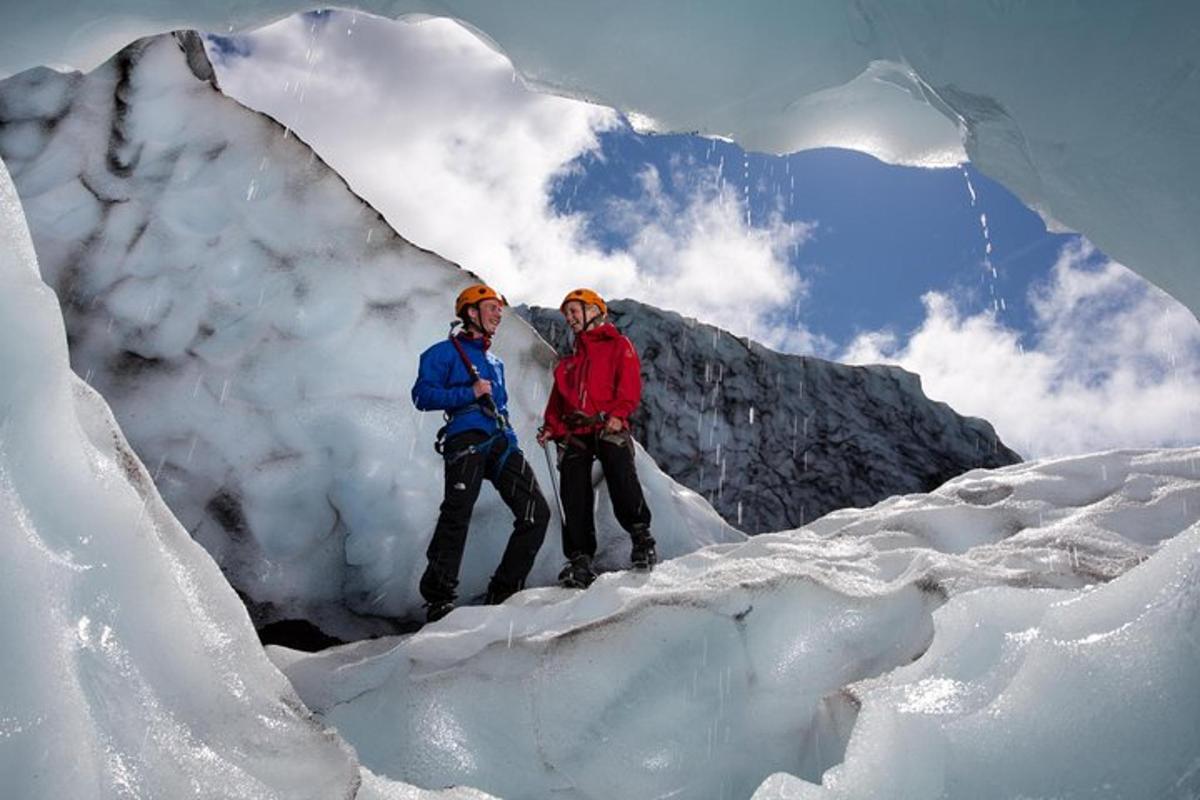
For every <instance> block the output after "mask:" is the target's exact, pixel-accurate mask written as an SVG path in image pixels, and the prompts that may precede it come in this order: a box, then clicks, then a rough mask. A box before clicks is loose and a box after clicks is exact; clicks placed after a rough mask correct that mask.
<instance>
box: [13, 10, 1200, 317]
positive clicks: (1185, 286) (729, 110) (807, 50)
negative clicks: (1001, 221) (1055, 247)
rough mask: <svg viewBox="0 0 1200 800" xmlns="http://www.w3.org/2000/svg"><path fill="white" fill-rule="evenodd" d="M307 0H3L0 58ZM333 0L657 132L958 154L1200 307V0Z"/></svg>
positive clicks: (31, 59)
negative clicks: (584, 0)
mask: <svg viewBox="0 0 1200 800" xmlns="http://www.w3.org/2000/svg"><path fill="white" fill-rule="evenodd" d="M316 5H319V4H312V3H306V2H295V1H294V0H262V1H261V2H254V3H251V2H241V3H234V4H228V3H217V2H211V1H210V2H206V3H183V2H180V3H177V4H160V3H154V2H151V0H121V1H120V2H118V3H107V4H104V5H103V7H98V6H95V5H94V4H91V3H82V2H79V1H78V0H47V2H46V3H41V4H37V5H33V4H26V3H11V4H10V6H11V7H10V8H6V9H5V17H6V26H5V29H4V31H5V32H4V33H3V34H0V45H2V46H0V53H2V54H3V56H2V57H0V74H2V73H3V72H5V71H7V72H14V71H17V70H20V69H23V68H26V67H30V66H34V65H37V64H41V63H61V62H70V63H73V64H76V65H83V66H92V65H95V64H96V63H99V61H101V60H102V59H104V58H106V57H107V56H108V55H109V54H110V53H112V52H113V51H114V50H116V49H117V48H118V47H120V46H123V45H124V44H125V43H127V42H129V41H130V40H132V39H133V38H135V37H137V36H141V35H145V34H148V33H153V32H159V31H165V30H169V29H172V28H177V27H195V28H199V29H202V30H213V31H218V32H219V31H224V30H229V29H232V28H247V27H253V26H257V25H262V24H265V23H267V22H269V21H272V20H274V19H278V18H280V17H282V16H285V15H287V14H288V13H291V12H294V11H300V10H304V9H306V8H312V7H314V6H316ZM342 5H343V6H344V7H353V8H359V9H362V10H364V11H368V12H371V13H377V14H382V15H385V16H391V17H401V16H404V15H406V14H413V13H425V14H433V15H438V16H448V17H454V18H457V19H459V20H462V21H464V22H465V23H466V24H468V25H470V26H471V27H473V28H474V29H476V30H477V31H478V32H480V35H481V36H484V37H485V38H487V39H488V40H489V41H491V42H493V43H494V44H495V45H496V46H497V47H498V48H500V49H502V50H503V51H504V52H505V53H506V54H507V55H508V56H509V57H511V58H512V60H513V61H514V63H515V64H516V66H517V68H518V69H519V70H520V72H521V73H522V75H523V76H524V77H525V78H526V80H528V81H530V82H531V83H534V84H536V85H539V86H541V87H543V88H546V89H548V90H552V91H558V92H563V93H568V94H573V95H578V96H583V97H588V98H593V99H595V100H597V101H599V102H603V103H605V104H608V105H612V106H614V107H617V108H621V109H624V110H626V111H629V112H636V117H635V118H636V119H637V120H639V121H640V122H641V124H644V125H646V126H648V127H654V128H657V129H660V130H667V129H670V130H686V131H700V132H702V133H708V134H713V135H720V136H728V137H732V138H735V139H737V140H738V141H739V142H741V143H742V144H743V145H745V146H746V147H748V148H751V149H761V150H770V151H791V150H795V149H799V148H805V147H813V146H819V145H840V146H844V147H851V148H855V149H859V150H863V151H865V152H869V153H874V154H876V155H878V156H880V157H882V158H885V159H889V160H893V161H900V162H905V163H927V164H935V163H946V162H947V161H954V160H956V159H958V158H960V157H961V153H962V152H963V151H964V150H965V152H966V153H967V154H968V155H969V157H970V159H971V160H972V162H974V163H975V164H976V166H978V167H979V168H980V169H981V170H982V171H984V172H986V173H987V174H989V175H991V176H992V177H994V178H996V179H997V180H999V181H1000V182H1001V183H1003V184H1005V185H1006V186H1008V188H1010V189H1011V190H1013V191H1014V192H1015V193H1016V194H1017V195H1018V196H1020V197H1021V198H1022V199H1023V200H1024V201H1025V202H1026V203H1028V204H1029V205H1031V206H1033V207H1034V208H1037V209H1039V210H1041V211H1042V212H1043V214H1044V215H1045V216H1046V218H1047V219H1048V220H1054V221H1056V222H1057V223H1058V224H1062V225H1065V226H1069V227H1070V228H1074V229H1075V230H1078V231H1080V232H1081V233H1083V234H1085V235H1086V236H1087V237H1088V238H1090V239H1091V240H1092V241H1093V242H1094V243H1095V244H1096V245H1098V246H1099V247H1100V248H1101V249H1102V250H1103V251H1104V252H1105V253H1107V254H1108V255H1109V256H1111V257H1112V258H1114V259H1116V260H1118V261H1120V262H1121V263H1123V264H1126V265H1128V266H1129V267H1131V268H1132V269H1135V270H1137V271H1138V272H1140V273H1141V274H1142V275H1144V276H1145V277H1146V278H1148V279H1149V280H1150V281H1152V282H1154V283H1156V284H1158V285H1159V286H1161V287H1162V288H1163V289H1165V290H1167V291H1168V292H1170V293H1171V294H1173V295H1174V296H1175V297H1176V298H1178V299H1179V300H1180V301H1181V302H1183V303H1184V304H1186V305H1187V306H1188V307H1190V308H1191V309H1192V310H1193V312H1195V311H1196V310H1197V309H1200V283H1198V282H1197V281H1196V278H1195V268H1194V264H1195V257H1194V253H1196V252H1197V251H1198V250H1200V229H1198V228H1197V226H1195V225H1194V224H1192V221H1193V220H1195V219H1196V218H1197V217H1200V197H1198V196H1197V194H1196V193H1195V192H1194V191H1193V187H1194V186H1195V185H1196V183H1197V181H1198V180H1200V174H1198V173H1200V170H1198V168H1197V159H1196V156H1195V142H1196V140H1197V137H1198V136H1200V71H1197V70H1196V68H1195V65H1194V54H1195V53H1196V52H1197V51H1200V7H1197V6H1195V5H1193V4H1187V3H1173V2H1163V3H1151V4H1141V3H1139V4H1131V3H1102V4H1095V3H1082V2H1064V3H1054V4H1051V5H1045V4H1036V3H1021V4H1011V3H989V2H983V0H975V2H967V3H945V2H926V3H905V2H886V1H885V0H859V2H855V3H849V4H838V3H826V2H821V1H820V0H803V1H801V2H793V3H770V4H754V5H751V6H744V5H723V4H705V5H703V6H697V5H696V4H694V3H689V2H686V0H677V1H676V2H665V3H637V2H629V1H628V0H625V1H624V2H617V3H602V4H592V5H584V4H576V3H572V4H567V3H555V2H538V3H529V2H523V0H439V1H438V2H433V1H432V0H424V1H423V0H399V1H395V0H360V1H359V2H351V3H344V4H342ZM101 8H102V10H101Z"/></svg>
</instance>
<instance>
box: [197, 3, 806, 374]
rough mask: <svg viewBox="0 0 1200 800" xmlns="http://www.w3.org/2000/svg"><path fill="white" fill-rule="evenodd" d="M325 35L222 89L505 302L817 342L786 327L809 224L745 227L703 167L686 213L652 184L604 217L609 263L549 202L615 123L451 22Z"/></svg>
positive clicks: (729, 194) (259, 39)
mask: <svg viewBox="0 0 1200 800" xmlns="http://www.w3.org/2000/svg"><path fill="white" fill-rule="evenodd" d="M327 20H328V21H327V22H326V23H324V24H320V23H314V22H313V21H312V20H311V19H308V18H303V17H293V18H290V19H287V20H284V21H282V22H279V23H277V24H275V25H272V26H270V27H268V28H264V29H262V30H260V31H257V32H255V33H254V34H251V35H250V36H249V37H248V41H249V43H250V48H249V51H250V56H249V57H231V58H228V59H223V60H222V59H218V65H217V66H218V73H219V76H220V80H221V83H222V86H223V87H224V89H225V91H226V92H227V93H229V94H230V95H232V96H234V97H236V98H238V99H239V100H241V101H242V102H244V103H245V104H246V105H249V106H251V107H253V108H257V109H260V110H263V111H265V112H267V113H269V114H271V115H272V116H274V117H275V118H276V119H279V120H280V121H282V122H284V123H285V124H287V125H289V126H290V127H292V128H293V129H294V130H296V131H297V133H298V134H299V135H300V136H301V137H302V138H303V139H304V140H305V141H307V142H308V143H310V144H311V145H312V146H313V147H314V148H315V149H316V150H317V152H318V153H320V154H321V156H322V157H323V158H325V159H326V160H327V161H328V162H329V163H330V164H331V165H332V166H333V167H334V168H335V169H337V170H338V172H339V173H341V174H342V175H343V176H344V177H345V178H346V179H347V180H348V181H349V183H350V185H351V186H352V187H354V189H355V191H357V192H358V193H359V194H361V195H362V196H363V197H364V198H366V199H367V200H368V201H369V202H370V203H371V204H372V205H374V206H375V207H376V208H378V209H379V210H380V211H381V212H382V213H383V214H384V216H385V217H386V218H387V219H388V220H389V222H391V223H392V225H393V226H394V227H395V228H396V229H397V230H398V231H400V233H402V234H403V235H405V236H406V237H407V238H409V239H410V240H412V241H413V242H415V243H416V244H418V245H421V246H422V247H427V248H429V249H432V250H434V251H436V252H438V253H440V254H442V255H444V256H446V257H447V258H449V259H451V260H453V261H456V262H457V263H460V264H462V265H463V266H465V267H467V268H469V269H471V270H473V271H474V272H476V273H478V274H480V275H481V276H483V277H484V278H485V279H487V280H488V281H490V282H493V283H494V284H496V285H497V286H498V287H499V288H500V289H501V290H502V291H504V292H505V293H506V294H507V295H508V296H509V298H510V299H512V300H513V301H514V302H529V303H536V304H543V305H557V303H558V301H559V300H560V299H561V297H562V296H563V295H564V294H565V293H566V292H567V291H569V290H571V289H573V288H576V287H577V286H592V287H594V288H595V289H596V290H597V291H599V292H600V293H601V294H603V295H605V296H607V297H611V298H615V297H631V298H635V299H638V300H642V301H644V302H649V303H653V304H655V305H660V306H663V307H666V308H670V309H673V310H676V311H679V312H681V313H684V314H687V315H690V316H696V317H698V318H700V319H702V320H704V321H705V322H711V323H714V324H718V325H721V326H722V327H726V328H728V329H730V330H732V331H733V332H735V333H737V334H739V335H749V336H753V337H755V338H758V339H760V340H761V341H764V342H766V343H768V344H772V345H775V346H780V347H784V348H786V349H793V350H806V349H811V347H812V345H813V344H814V343H815V342H817V341H818V340H816V339H814V338H813V337H811V336H810V335H809V334H808V333H807V332H806V331H805V330H804V329H803V327H802V326H800V325H799V323H798V322H796V320H795V318H794V316H793V318H792V320H791V321H790V322H788V323H787V324H783V323H780V322H779V321H778V320H779V317H780V315H781V313H782V312H784V311H785V310H787V309H791V308H792V307H793V306H794V304H795V301H796V298H797V297H799V296H802V294H803V292H804V288H805V287H804V285H803V282H802V281H801V280H800V279H799V278H798V277H797V276H796V275H795V274H794V272H793V270H792V269H791V268H790V267H789V265H788V263H787V257H786V255H787V254H786V251H787V248H788V247H791V246H794V245H796V244H799V243H801V242H802V241H803V240H804V239H805V238H806V237H807V236H808V235H809V234H810V232H811V230H810V227H809V226H805V225H793V226H789V225H787V224H785V223H783V222H782V221H781V218H780V216H779V215H778V214H774V215H772V216H771V217H770V218H769V219H767V220H766V221H765V223H763V222H761V221H756V224H755V225H753V226H752V225H749V224H748V222H747V220H746V219H745V218H744V214H745V211H744V207H743V206H742V205H741V203H740V200H739V198H738V196H737V193H736V192H734V191H733V190H732V189H731V188H730V187H726V186H722V185H721V183H720V181H719V179H718V178H717V176H716V173H715V172H714V171H712V170H711V169H709V170H708V171H707V172H704V171H698V172H697V173H696V174H695V175H693V176H691V177H690V178H689V179H688V187H689V190H690V195H689V197H688V199H687V200H686V201H683V202H677V201H675V200H674V199H672V197H671V195H670V194H669V193H665V192H663V191H662V187H661V185H660V184H659V182H658V180H659V176H658V175H657V174H656V173H655V172H654V171H653V170H649V171H647V172H646V173H645V175H644V176H643V177H644V182H643V189H644V191H643V194H642V196H641V197H640V198H639V199H638V200H636V201H634V202H630V203H625V204H618V205H619V206H620V207H614V208H613V209H612V211H613V213H614V215H615V216H614V219H616V218H619V219H620V221H621V223H622V224H623V225H624V226H625V233H626V234H627V237H628V241H629V242H630V245H629V247H628V248H627V249H623V250H616V251H613V252H605V251H603V250H601V249H600V248H599V247H598V246H596V244H595V243H593V242H591V241H590V240H589V239H588V237H587V235H586V232H585V231H586V223H587V222H588V220H587V218H585V217H584V216H583V215H582V214H578V213H575V214H563V213H557V212H556V211H555V210H554V209H553V208H552V207H551V203H550V190H551V188H552V185H553V181H554V180H555V178H556V177H557V176H559V175H560V174H561V173H562V171H563V170H564V169H567V168H568V165H570V163H571V162H572V161H573V160H574V159H575V158H576V157H578V156H579V155H581V154H583V153H585V152H589V151H594V150H595V149H596V148H597V145H598V142H597V138H596V135H597V133H598V132H600V131H603V130H605V129H607V128H610V127H612V126H614V125H617V124H619V118H618V116H617V115H616V113H615V112H613V111H612V110H611V109H606V108H601V107H598V106H593V105H589V104H586V103H582V102H578V101H574V100H568V99H564V98H560V97H552V96H548V95H543V94H538V93H535V92H530V91H528V90H526V89H525V88H524V87H523V86H522V85H521V83H520V82H519V81H517V80H514V77H513V71H512V66H511V64H510V63H509V62H508V60H507V59H506V58H504V57H503V56H501V55H499V54H497V53H495V52H493V51H492V50H490V49H489V48H488V47H486V46H485V45H484V44H482V43H481V42H480V41H479V40H477V39H476V38H475V37H474V35H472V34H471V33H469V32H467V31H466V30H464V29H463V28H461V27H460V26H458V25H457V24H455V23H453V22H450V21H447V20H428V21H425V22H422V23H419V24H408V23H396V22H392V21H390V20H383V19H379V18H374V17H369V16H365V15H361V14H359V15H353V14H348V13H346V14H344V13H334V14H331V15H330V16H329V17H327Z"/></svg>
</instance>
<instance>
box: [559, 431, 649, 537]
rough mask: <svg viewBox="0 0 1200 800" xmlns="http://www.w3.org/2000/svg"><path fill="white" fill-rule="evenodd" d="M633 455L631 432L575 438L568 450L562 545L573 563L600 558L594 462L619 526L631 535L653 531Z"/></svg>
mask: <svg viewBox="0 0 1200 800" xmlns="http://www.w3.org/2000/svg"><path fill="white" fill-rule="evenodd" d="M633 452H634V451H633V439H632V438H631V437H630V436H629V433H628V432H622V434H620V435H617V436H612V435H609V436H599V435H596V434H591V435H588V436H583V437H576V436H572V437H571V438H570V439H568V440H567V443H566V444H565V445H563V454H562V460H561V461H560V462H559V466H558V468H559V472H560V473H561V483H562V502H563V514H564V516H565V517H566V520H564V524H563V543H562V544H563V553H564V554H565V555H566V557H567V558H568V559H569V558H572V557H574V556H577V555H581V554H582V555H587V556H595V555H596V522H595V520H594V519H593V518H592V508H593V507H594V506H595V493H594V491H593V488H592V463H593V462H594V461H595V460H596V459H599V460H600V468H601V469H602V470H603V471H604V481H605V483H607V484H608V495H609V497H610V498H611V499H612V506H613V514H614V515H615V516H616V518H617V522H618V523H620V525H621V527H622V528H624V529H625V530H626V531H628V532H630V533H633V532H634V531H639V530H648V529H649V528H650V507H649V506H647V505H646V499H645V497H643V496H642V485H641V483H639V482H638V476H637V468H636V467H635V466H634V463H633Z"/></svg>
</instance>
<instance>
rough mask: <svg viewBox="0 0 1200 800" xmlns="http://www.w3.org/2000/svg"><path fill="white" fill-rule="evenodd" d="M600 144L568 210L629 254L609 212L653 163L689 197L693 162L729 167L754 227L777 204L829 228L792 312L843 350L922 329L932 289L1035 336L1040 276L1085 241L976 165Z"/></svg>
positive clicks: (661, 138)
mask: <svg viewBox="0 0 1200 800" xmlns="http://www.w3.org/2000/svg"><path fill="white" fill-rule="evenodd" d="M599 139H600V144H599V147H598V148H597V150H596V151H589V152H588V153H585V154H583V155H581V156H580V157H579V158H578V159H576V160H575V161H574V162H573V163H572V164H571V169H570V171H568V172H567V173H565V174H563V175H561V176H560V177H559V178H558V179H557V180H556V181H555V183H554V186H553V191H552V194H551V199H552V203H553V206H554V208H555V209H557V210H559V211H561V212H563V213H568V212H584V213H586V214H587V215H588V220H589V222H588V226H587V233H588V235H589V237H590V238H591V239H592V240H593V241H595V242H597V243H598V244H599V245H600V246H601V247H603V248H605V249H606V250H619V249H623V248H626V247H628V245H629V236H628V232H627V231H623V230H621V229H620V228H619V227H618V226H614V225H611V224H608V220H607V218H606V213H605V212H606V208H607V206H608V205H609V204H610V203H611V201H612V199H613V198H614V197H625V198H629V199H633V198H635V197H636V196H637V195H638V194H639V193H640V192H641V191H642V186H641V182H640V181H639V180H638V175H639V174H640V173H641V172H642V171H643V170H645V169H646V168H647V167H648V166H653V167H654V168H656V169H657V171H658V172H659V174H660V175H664V176H669V175H673V174H674V175H680V173H682V175H681V178H682V180H670V179H666V180H664V182H663V185H664V188H665V189H666V190H667V191H668V192H670V193H671V194H673V195H675V196H676V197H677V198H682V197H684V196H686V195H687V194H689V193H690V192H691V191H692V186H691V185H689V181H688V177H689V176H691V175H694V172H692V171H689V170H687V169H680V165H696V164H705V165H709V166H715V167H718V168H719V169H720V174H721V176H722V178H723V179H724V180H725V181H728V182H729V183H730V184H732V185H734V186H735V187H738V190H739V191H742V192H743V197H744V198H745V207H746V209H747V210H748V213H749V215H750V220H751V223H752V224H753V221H754V220H755V219H759V220H761V219H763V218H765V217H766V216H767V215H768V214H769V213H771V211H772V210H773V209H775V208H782V213H783V216H784V219H785V220H786V221H788V222H793V221H794V222H809V223H811V222H815V223H816V224H817V228H816V230H815V231H814V233H813V235H812V237H811V238H810V239H809V240H808V241H807V242H806V243H805V244H804V245H803V246H802V247H799V248H796V250H795V252H794V253H793V254H792V256H791V257H790V259H789V263H790V265H791V266H792V268H793V269H795V270H796V271H797V272H798V273H799V274H800V275H802V276H804V277H805V278H806V279H807V281H808V287H809V289H808V294H807V297H806V298H805V299H804V300H803V301H802V302H801V303H800V304H799V307H798V308H796V309H794V310H793V311H792V312H791V314H794V315H795V317H797V318H802V319H803V320H804V321H805V323H806V324H807V325H808V326H809V327H810V328H812V329H813V330H814V332H817V333H819V334H822V335H824V336H826V337H828V338H829V339H831V340H833V342H835V343H837V344H840V345H843V346H844V345H847V344H849V343H850V341H852V340H853V338H854V337H855V336H856V335H857V334H859V333H862V332H864V331H870V330H876V329H879V328H885V327H892V328H895V329H896V330H897V331H901V332H906V331H911V330H914V329H915V328H917V326H918V325H920V323H921V321H922V320H923V318H924V315H925V314H924V306H923V305H922V303H921V296H922V295H923V294H924V293H925V292H927V291H930V290H940V291H943V292H947V293H949V294H951V295H952V296H953V297H954V298H955V299H956V300H958V302H959V304H960V306H961V307H962V308H964V309H966V310H969V311H976V312H977V311H984V310H986V309H989V308H990V309H993V310H994V311H995V312H996V313H997V314H998V316H999V317H1000V318H1001V319H1003V320H1004V321H1005V322H1006V323H1007V324H1008V325H1010V326H1012V327H1013V328H1015V329H1016V330H1017V331H1018V332H1020V334H1021V336H1022V338H1023V340H1024V341H1025V343H1026V344H1029V345H1036V341H1035V340H1036V332H1035V330H1034V328H1033V326H1032V320H1031V313H1030V311H1031V310H1030V306H1029V303H1028V301H1027V295H1028V291H1029V288H1030V284H1031V282H1035V281H1044V280H1046V278H1047V276H1048V274H1049V271H1050V268H1051V267H1052V266H1053V265H1054V263H1055V261H1056V259H1057V254H1058V251H1059V250H1060V249H1061V248H1062V247H1063V246H1064V245H1065V244H1066V243H1067V242H1068V241H1071V240H1076V239H1078V237H1077V236H1075V235H1067V234H1054V233H1050V232H1048V231H1047V230H1046V226H1045V225H1044V223H1043V222H1042V220H1041V218H1040V217H1038V215H1037V214H1035V213H1034V212H1032V211H1031V210H1030V209H1029V208H1027V207H1026V206H1025V205H1024V204H1022V203H1021V202H1020V201H1019V200H1018V199H1017V198H1016V197H1014V196H1013V195H1012V193H1010V192H1009V191H1008V190H1007V189H1005V188H1004V187H1003V186H1000V185H999V184H997V183H996V182H994V181H992V180H991V179H989V178H988V177H986V176H984V175H982V174H980V173H979V172H978V171H977V170H975V169H974V168H973V167H971V166H970V165H969V164H967V165H964V166H963V167H961V168H954V169H924V168H918V167H902V166H892V165H888V164H884V163H882V162H880V161H878V160H876V159H875V158H873V157H871V156H868V155H864V154H862V153H858V152H854V151H850V150H839V149H821V150H809V151H805V152H801V153H793V154H790V155H787V156H771V155H764V154H760V153H746V152H745V151H743V150H742V149H741V148H740V147H738V146H737V145H736V144H734V143H730V142H725V141H716V140H711V139H704V138H701V137H697V136H690V135H642V134H639V133H637V132H635V131H633V130H632V129H631V128H630V127H629V126H628V124H622V125H620V126H619V127H617V128H614V129H612V130H609V131H605V132H603V133H602V134H601V135H600V137H599ZM968 181H969V183H970V187H968ZM747 189H748V191H747ZM972 191H973V193H974V198H972ZM981 214H984V215H986V218H987V235H986V237H985V232H984V227H983V222H982V220H981V216H980V215H981ZM989 242H990V243H991V245H992V248H991V253H990V255H989V253H988V252H987V244H988V243H989ZM992 267H994V268H995V271H996V275H995V276H994V277H993V275H992V269H991V268H992ZM1000 300H1003V304H1002V305H1001V304H998V303H999V301H1000ZM785 318H786V317H785Z"/></svg>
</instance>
